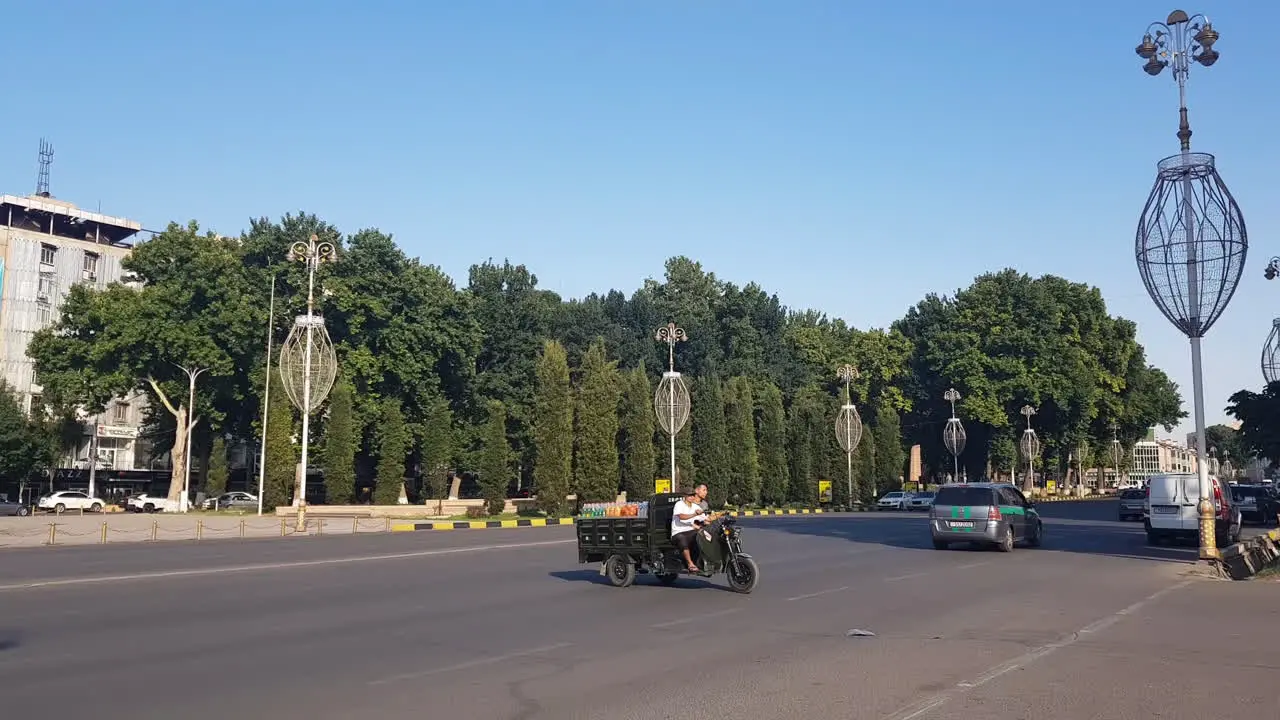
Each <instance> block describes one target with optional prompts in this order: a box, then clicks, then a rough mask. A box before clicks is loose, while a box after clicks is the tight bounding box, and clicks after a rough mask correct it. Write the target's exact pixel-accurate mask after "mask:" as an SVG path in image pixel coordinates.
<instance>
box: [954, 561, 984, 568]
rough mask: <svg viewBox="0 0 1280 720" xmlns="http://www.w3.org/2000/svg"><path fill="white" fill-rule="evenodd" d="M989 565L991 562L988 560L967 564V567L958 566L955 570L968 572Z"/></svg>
mask: <svg viewBox="0 0 1280 720" xmlns="http://www.w3.org/2000/svg"><path fill="white" fill-rule="evenodd" d="M990 563H991V561H990V560H983V561H982V562H976V563H969V564H968V565H960V566H958V567H956V569H957V570H968V569H969V568H976V567H982V566H983V565H989V564H990Z"/></svg>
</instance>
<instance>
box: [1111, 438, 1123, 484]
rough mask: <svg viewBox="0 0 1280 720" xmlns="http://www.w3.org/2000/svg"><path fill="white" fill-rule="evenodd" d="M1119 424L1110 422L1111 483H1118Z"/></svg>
mask: <svg viewBox="0 0 1280 720" xmlns="http://www.w3.org/2000/svg"><path fill="white" fill-rule="evenodd" d="M1120 454H1121V449H1120V426H1119V425H1118V424H1116V423H1111V468H1112V470H1113V471H1115V477H1114V480H1113V485H1115V486H1118V485H1119V484H1120Z"/></svg>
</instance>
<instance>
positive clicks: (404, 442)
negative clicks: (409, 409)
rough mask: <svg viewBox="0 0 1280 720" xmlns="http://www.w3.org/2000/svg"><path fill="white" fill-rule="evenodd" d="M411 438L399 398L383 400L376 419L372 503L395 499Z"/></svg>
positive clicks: (393, 502)
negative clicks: (375, 456) (375, 475)
mask: <svg viewBox="0 0 1280 720" xmlns="http://www.w3.org/2000/svg"><path fill="white" fill-rule="evenodd" d="M412 442H413V437H412V436H411V435H410V434H409V429H408V428H407V427H405V422H404V412H403V411H402V410H401V409H400V401H399V400H395V399H392V400H389V401H387V402H386V404H385V405H383V408H382V417H381V422H379V423H378V470H377V484H376V485H375V486H374V489H373V504H375V505H395V504H396V503H397V502H399V500H400V490H401V489H402V488H403V487H404V468H405V458H407V457H408V456H409V450H410V447H411V444H412Z"/></svg>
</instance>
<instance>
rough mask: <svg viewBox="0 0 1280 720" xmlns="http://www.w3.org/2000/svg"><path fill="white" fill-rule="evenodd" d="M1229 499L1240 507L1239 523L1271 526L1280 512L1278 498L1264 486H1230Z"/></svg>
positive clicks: (1279, 498)
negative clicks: (1246, 522)
mask: <svg viewBox="0 0 1280 720" xmlns="http://www.w3.org/2000/svg"><path fill="white" fill-rule="evenodd" d="M1231 499H1232V500H1233V501H1234V502H1235V504H1236V505H1239V506H1240V520H1241V522H1245V521H1248V522H1257V523H1261V524H1263V525H1271V524H1272V523H1275V522H1276V521H1277V517H1276V515H1277V513H1278V512H1280V497H1277V496H1276V492H1275V490H1274V489H1272V488H1271V487H1268V486H1266V485H1232V486H1231Z"/></svg>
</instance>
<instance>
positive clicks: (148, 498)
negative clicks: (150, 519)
mask: <svg viewBox="0 0 1280 720" xmlns="http://www.w3.org/2000/svg"><path fill="white" fill-rule="evenodd" d="M168 507H169V498H167V497H163V496H160V495H148V494H147V493H143V494H141V495H134V496H132V497H130V498H129V499H128V500H126V501H125V509H126V510H129V511H131V512H147V513H153V512H163V511H164V510H166V509H168Z"/></svg>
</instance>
